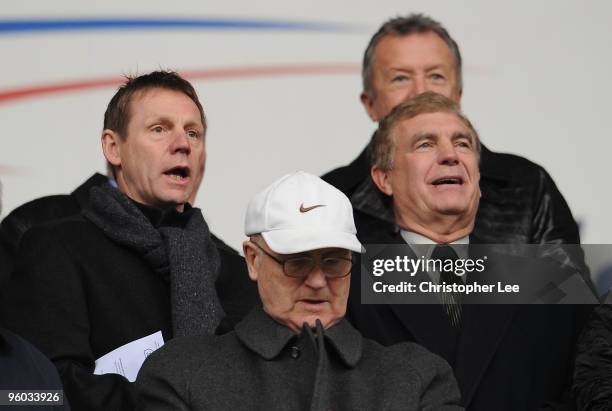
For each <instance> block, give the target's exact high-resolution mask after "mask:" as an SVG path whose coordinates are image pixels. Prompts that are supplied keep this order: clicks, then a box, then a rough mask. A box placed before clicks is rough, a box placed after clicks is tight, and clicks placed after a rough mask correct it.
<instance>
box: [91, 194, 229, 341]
mask: <svg viewBox="0 0 612 411" xmlns="http://www.w3.org/2000/svg"><path fill="white" fill-rule="evenodd" d="M83 213H84V215H85V217H86V218H87V219H89V220H90V221H91V222H92V223H93V224H95V225H96V226H97V227H98V228H100V229H101V230H102V231H103V232H104V233H105V234H106V235H107V236H108V237H109V238H110V239H111V240H113V241H114V242H116V243H117V244H120V245H122V246H125V247H128V248H130V249H132V250H134V251H136V252H137V253H138V254H140V255H141V256H142V258H143V259H144V260H145V261H146V263H147V264H148V265H149V266H150V267H151V268H152V269H153V270H154V271H155V272H157V273H159V274H160V275H163V276H165V277H167V278H169V279H170V304H171V307H172V330H173V333H174V336H175V337H180V336H186V335H198V334H214V332H215V329H216V328H217V326H218V325H219V322H220V321H221V319H222V318H223V316H224V312H223V308H222V307H221V304H220V302H219V298H218V296H217V293H216V290H215V281H216V279H217V276H218V275H219V267H220V260H219V253H218V251H217V247H216V246H215V245H214V243H213V242H212V239H211V236H210V231H209V230H208V225H207V224H206V222H205V221H204V217H202V212H201V211H200V209H198V208H191V207H189V206H188V205H187V206H186V207H185V211H184V212H183V213H179V212H176V211H174V210H173V211H171V212H168V213H167V215H164V217H163V219H162V222H161V224H160V226H159V227H158V228H155V227H154V226H153V224H152V223H151V222H150V221H149V219H148V218H147V217H146V216H145V215H144V214H143V213H142V211H141V210H140V209H139V208H138V206H136V204H134V202H132V201H131V200H130V199H129V198H128V197H127V196H126V195H125V194H123V193H121V192H120V191H119V190H117V189H115V188H113V187H112V186H111V185H110V184H104V185H102V186H100V187H93V188H92V189H91V191H90V206H89V207H88V208H86V209H85V210H84V212H83Z"/></svg>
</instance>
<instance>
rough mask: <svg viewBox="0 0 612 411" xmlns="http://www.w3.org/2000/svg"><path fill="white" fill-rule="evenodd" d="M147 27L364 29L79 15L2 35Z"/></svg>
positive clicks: (0, 28) (18, 24)
mask: <svg viewBox="0 0 612 411" xmlns="http://www.w3.org/2000/svg"><path fill="white" fill-rule="evenodd" d="M147 29H155V30H159V29H202V30H282V31H285V30H290V31H337V32H348V31H357V30H360V28H359V27H357V26H355V25H348V24H332V23H316V22H300V21H282V20H240V19H213V18H203V19H180V18H173V19H160V18H96V19H87V18H77V19H23V20H21V19H14V20H0V35H1V34H12V33H28V32H54V31H92V30H147Z"/></svg>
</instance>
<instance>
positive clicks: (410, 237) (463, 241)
mask: <svg viewBox="0 0 612 411" xmlns="http://www.w3.org/2000/svg"><path fill="white" fill-rule="evenodd" d="M400 234H401V236H402V238H403V239H404V241H405V242H406V244H408V245H410V248H412V251H414V252H415V254H417V255H419V254H423V252H424V251H425V250H423V248H422V247H413V246H412V245H415V244H422V245H434V244H437V243H436V242H435V241H433V240H432V239H430V238H428V237H425V236H424V235H421V234H418V233H415V232H414V231H408V230H404V229H400ZM469 243H470V237H469V236H467V235H466V236H465V237H462V238H460V239H458V240H456V241H453V242H452V243H450V244H449V245H450V246H451V247H452V246H453V245H468V244H469ZM427 248H428V249H427V251H426V252H425V254H426V256H425V257H427V258H429V257H430V256H431V253H432V252H433V249H434V248H433V247H427ZM453 250H455V252H456V253H457V256H459V258H468V253H467V247H453Z"/></svg>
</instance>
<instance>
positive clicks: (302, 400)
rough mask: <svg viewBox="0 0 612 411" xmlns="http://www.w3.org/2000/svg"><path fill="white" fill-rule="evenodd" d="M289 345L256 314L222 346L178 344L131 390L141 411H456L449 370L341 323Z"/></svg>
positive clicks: (409, 346)
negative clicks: (135, 391)
mask: <svg viewBox="0 0 612 411" xmlns="http://www.w3.org/2000/svg"><path fill="white" fill-rule="evenodd" d="M321 331H322V332H319V333H317V335H315V334H313V332H312V331H311V330H310V329H309V328H305V329H304V330H303V331H302V333H301V334H300V335H295V334H294V333H292V331H291V330H290V329H288V328H287V327H285V326H283V325H281V324H279V323H277V322H275V321H274V320H272V319H271V318H270V317H269V316H268V315H267V314H265V313H264V312H263V310H261V308H257V309H255V310H253V311H252V312H251V313H250V314H249V315H248V316H247V317H246V318H245V319H244V320H243V321H242V322H241V323H239V324H238V325H237V326H236V328H235V331H234V332H231V333H229V334H226V335H224V336H221V337H215V336H201V337H186V338H178V339H175V340H172V341H170V342H169V343H168V344H166V345H165V346H164V347H162V348H161V349H159V350H158V351H157V352H155V353H153V354H152V355H151V356H150V357H149V358H148V359H147V360H146V362H145V364H144V365H143V368H142V369H141V371H140V374H139V375H138V380H137V382H136V384H137V389H138V392H139V399H138V403H139V409H140V410H155V411H157V410H159V411H161V410H233V411H235V410H253V409H265V410H329V409H332V410H461V409H462V408H461V407H459V406H458V405H457V404H458V403H459V390H458V388H457V384H456V382H455V379H454V377H453V375H452V372H451V369H450V367H449V366H448V364H447V363H446V362H445V361H444V360H442V359H441V358H439V357H437V356H435V355H434V354H431V353H430V352H429V351H427V350H425V349H424V348H422V347H420V346H418V345H416V344H413V343H402V344H398V345H395V346H391V347H383V346H381V345H379V344H378V343H376V342H374V341H371V340H366V339H363V338H362V337H361V335H360V334H359V332H358V331H356V330H355V329H354V328H353V327H352V326H351V325H350V324H349V323H348V322H347V321H346V320H342V321H341V322H339V323H338V324H336V325H334V326H332V327H330V328H329V329H327V330H325V331H324V332H323V330H321Z"/></svg>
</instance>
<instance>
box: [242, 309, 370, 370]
mask: <svg viewBox="0 0 612 411" xmlns="http://www.w3.org/2000/svg"><path fill="white" fill-rule="evenodd" d="M235 330H236V336H237V337H238V339H239V340H240V341H241V342H242V343H243V344H244V345H246V346H247V347H248V348H249V349H250V350H252V351H254V352H255V353H257V354H258V355H259V356H261V357H262V358H263V359H265V360H268V361H269V360H272V359H274V358H275V357H277V356H278V355H279V354H280V353H281V351H282V350H283V348H285V347H286V346H287V344H289V342H290V340H291V339H293V338H294V337H296V334H294V333H293V331H291V330H290V329H289V328H287V327H285V326H284V325H282V324H280V323H277V322H276V321H274V320H273V319H272V318H270V316H268V314H266V313H265V312H264V311H263V309H262V308H261V306H258V307H256V308H254V309H253V310H251V312H250V313H249V314H248V315H247V316H246V317H245V318H244V320H242V321H241V322H240V323H239V324H238V325H236V328H235ZM303 333H304V331H302V334H303ZM324 337H325V342H326V343H329V346H331V347H332V348H333V350H334V351H336V353H337V354H338V356H339V357H340V358H341V359H342V361H343V362H344V363H345V364H346V365H347V366H349V367H351V368H353V367H355V366H356V365H357V363H358V362H359V360H360V359H361V351H362V346H363V338H362V337H361V334H359V332H358V331H357V330H355V329H354V328H353V326H351V325H350V324H349V322H348V321H347V320H346V319H344V318H343V319H342V320H340V322H338V323H337V324H336V325H334V326H332V327H330V328H328V329H327V330H325V331H324Z"/></svg>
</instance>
